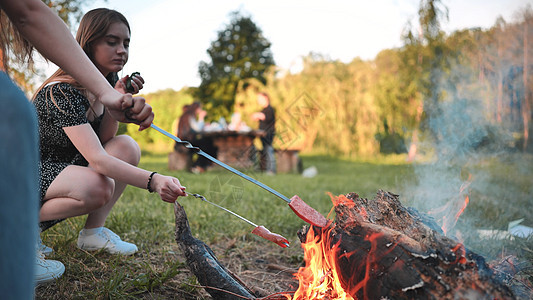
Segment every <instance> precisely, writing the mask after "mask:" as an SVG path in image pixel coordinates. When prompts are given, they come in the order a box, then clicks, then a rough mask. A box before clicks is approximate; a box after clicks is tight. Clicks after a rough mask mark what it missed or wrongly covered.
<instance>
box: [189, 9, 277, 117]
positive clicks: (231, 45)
mask: <svg viewBox="0 0 533 300" xmlns="http://www.w3.org/2000/svg"><path fill="white" fill-rule="evenodd" d="M231 16H232V19H231V22H230V24H228V25H227V26H226V28H225V29H223V30H221V31H219V32H218V38H217V39H216V40H215V41H213V42H212V43H211V47H210V48H209V49H208V50H207V53H208V54H209V57H210V58H211V62H210V63H208V62H204V61H202V62H200V65H199V68H198V71H199V73H200V78H201V79H202V82H201V84H200V86H199V87H198V90H197V91H196V94H195V96H196V97H197V98H199V99H200V101H201V102H203V103H204V106H205V108H206V109H208V110H209V112H210V115H211V118H215V119H217V118H219V117H221V116H223V117H228V116H229V115H230V113H231V111H232V108H233V104H234V101H235V95H236V92H237V87H238V85H239V81H240V80H243V79H249V78H255V79H257V80H259V81H261V82H262V83H263V84H266V76H265V75H266V74H265V72H266V71H267V70H268V69H269V67H270V66H273V65H274V58H273V55H272V52H271V50H270V46H271V44H270V42H269V41H268V40H267V39H266V38H265V37H264V36H263V34H262V31H261V29H260V28H258V27H257V26H256V25H255V23H254V22H253V21H252V20H251V18H250V17H246V16H242V15H240V14H239V12H233V13H232V14H231Z"/></svg>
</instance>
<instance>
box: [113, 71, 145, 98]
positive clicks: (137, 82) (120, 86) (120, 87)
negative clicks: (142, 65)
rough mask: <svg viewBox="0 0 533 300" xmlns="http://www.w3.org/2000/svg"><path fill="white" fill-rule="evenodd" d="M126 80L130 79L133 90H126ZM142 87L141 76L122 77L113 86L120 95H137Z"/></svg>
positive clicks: (142, 80) (142, 79)
mask: <svg viewBox="0 0 533 300" xmlns="http://www.w3.org/2000/svg"><path fill="white" fill-rule="evenodd" d="M128 78H131V81H130V82H131V87H132V89H133V90H130V91H128V89H127V81H128ZM143 87H144V78H142V76H141V75H135V76H133V77H130V75H127V76H125V77H122V78H121V79H120V80H119V81H117V83H116V84H115V89H116V90H117V91H119V92H120V93H122V94H126V93H130V94H132V95H135V94H137V93H138V92H139V91H140V90H142V88H143Z"/></svg>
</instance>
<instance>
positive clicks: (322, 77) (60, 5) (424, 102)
mask: <svg viewBox="0 0 533 300" xmlns="http://www.w3.org/2000/svg"><path fill="white" fill-rule="evenodd" d="M45 2H46V1H45ZM46 3H47V4H49V5H51V6H52V7H53V8H54V9H55V10H56V11H58V12H59V13H60V15H61V16H62V18H63V19H64V20H66V21H67V22H70V23H71V24H72V22H73V21H74V20H76V18H77V17H79V12H80V11H81V10H80V7H82V6H83V4H84V3H85V1H82V0H75V1H59V2H57V1H48V2H46ZM447 14H448V13H447V8H446V7H445V6H444V5H443V4H442V1H437V0H423V1H421V3H420V9H419V19H418V22H419V24H418V25H417V26H416V27H415V26H411V25H410V24H409V25H408V26H406V28H405V30H404V33H403V35H402V39H403V45H402V46H401V47H399V48H394V49H385V50H383V51H381V52H380V53H378V55H377V56H376V57H375V58H374V59H373V60H366V61H365V60H362V59H359V58H354V59H353V60H352V61H351V62H348V63H343V62H340V61H336V60H331V59H329V58H328V57H325V56H323V55H321V54H320V53H309V54H308V55H307V56H305V57H303V58H302V68H301V70H300V71H298V72H288V71H284V70H283V71H282V70H279V69H276V68H275V65H274V58H273V56H272V53H271V51H270V46H271V44H270V42H269V41H268V40H267V39H266V38H265V37H264V36H263V34H262V31H261V29H260V28H258V27H257V26H256V25H255V23H254V22H253V21H252V19H251V18H250V17H248V16H243V15H241V14H240V13H239V12H233V13H232V15H231V21H230V23H229V24H228V25H227V26H225V28H224V29H223V30H221V31H219V32H218V38H217V39H216V40H215V41H213V42H212V44H211V47H210V48H209V49H207V52H208V54H209V56H210V58H211V61H210V62H201V63H200V66H199V72H200V75H201V78H202V83H201V84H200V86H199V87H195V88H184V89H183V90H180V91H174V90H165V91H158V92H156V93H152V94H148V95H145V96H146V98H147V100H148V102H149V103H150V104H151V105H152V107H153V108H154V112H155V114H156V119H155V123H156V124H157V125H159V126H160V127H162V128H164V129H166V130H167V131H172V132H175V127H176V125H177V124H176V120H177V118H179V116H180V115H181V108H182V106H183V105H184V104H187V103H191V102H192V101H193V99H196V100H200V101H202V102H203V103H204V108H205V109H206V110H207V111H208V121H213V120H219V118H220V117H224V118H226V121H227V122H228V123H229V121H230V120H229V117H230V115H231V114H232V113H233V112H239V113H241V114H242V117H243V120H244V121H246V123H247V124H248V125H249V126H250V127H252V128H255V127H257V123H256V122H253V121H252V120H250V118H249V116H250V115H251V113H252V112H254V111H258V110H259V109H260V108H259V107H258V106H257V103H256V94H257V92H259V91H262V92H267V93H268V94H269V95H270V97H271V102H272V105H273V106H274V108H275V109H276V116H277V125H276V126H277V136H276V139H275V146H276V147H277V148H281V149H298V150H301V151H307V152H309V151H313V152H315V153H324V154H331V155H342V156H345V157H355V156H358V157H359V156H364V157H369V156H373V155H376V154H378V153H380V152H385V153H387V152H390V151H392V152H395V153H396V152H404V151H405V150H411V149H412V148H413V147H412V146H413V145H415V146H416V145H418V147H416V148H415V149H418V151H422V152H424V151H427V153H433V151H432V150H430V149H424V148H423V147H424V145H421V144H420V143H421V141H422V140H425V139H431V140H433V141H434V142H436V143H437V145H438V144H439V143H440V145H443V144H445V143H446V142H447V140H446V139H445V138H446V135H447V134H448V133H449V132H447V131H446V130H448V131H449V130H450V129H444V128H443V127H442V126H440V127H439V126H438V125H439V124H437V123H435V121H432V120H435V119H437V118H438V117H440V116H442V115H444V112H443V109H444V108H445V107H453V105H450V103H451V102H454V103H456V105H463V106H464V107H465V109H464V112H462V111H461V110H460V109H459V110H457V113H456V114H463V113H465V114H466V112H467V111H468V110H472V108H474V110H476V113H477V114H478V115H479V116H481V118H480V120H476V121H479V122H478V123H475V124H476V125H480V128H488V129H487V130H481V134H482V135H483V134H484V135H485V136H482V137H479V139H480V140H483V144H484V145H486V144H487V143H489V140H490V139H497V138H498V139H501V138H502V136H505V138H504V140H505V144H506V147H507V146H508V147H511V148H521V150H529V151H531V148H532V147H531V145H532V144H533V142H532V140H533V139H532V138H531V132H532V130H531V128H532V127H533V125H532V123H533V122H532V120H531V118H532V106H533V103H532V102H533V82H532V81H533V79H532V76H531V74H532V73H533V63H531V57H533V47H532V46H531V45H532V44H533V43H532V42H531V41H533V11H532V9H531V7H530V6H527V7H524V8H523V9H521V10H520V11H518V12H516V13H515V16H516V17H515V19H513V20H512V22H507V21H505V20H503V19H502V18H499V19H498V20H496V22H495V24H494V26H493V27H491V28H489V29H481V28H469V29H462V30H458V31H455V32H452V33H450V34H446V33H445V32H444V31H442V30H441V26H442V23H443V22H445V21H446V20H447ZM22 70H24V69H22ZM26 73H27V71H22V72H20V71H14V76H13V77H14V78H15V79H17V80H18V81H20V86H22V87H23V88H24V89H26V90H31V89H32V84H31V80H30V79H31V76H30V74H26ZM467 107H470V108H467ZM469 113H471V112H469ZM432 122H433V123H432ZM473 122H474V120H466V123H465V124H467V123H468V124H470V123H471V124H474V123H473ZM385 124H386V125H385ZM455 125H456V127H455V129H454V130H455V131H457V130H459V131H460V128H461V125H460V124H455ZM458 128H459V129H458ZM489 129H490V130H489ZM121 132H128V133H129V134H131V135H132V136H134V137H135V138H136V139H137V140H138V141H139V143H140V144H141V145H142V146H143V149H146V148H157V149H171V145H172V144H173V142H172V141H171V140H169V139H168V138H165V137H164V136H162V135H160V134H157V133H155V132H153V131H152V130H146V131H145V132H140V133H139V132H137V126H135V125H128V126H127V127H126V126H125V125H122V126H121ZM476 138H478V137H476ZM528 147H529V148H528ZM405 148H407V149H405ZM438 149H445V148H440V147H438V146H437V151H435V153H436V154H437V155H439V150H438ZM447 150H449V149H446V151H447Z"/></svg>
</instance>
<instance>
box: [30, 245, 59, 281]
mask: <svg viewBox="0 0 533 300" xmlns="http://www.w3.org/2000/svg"><path fill="white" fill-rule="evenodd" d="M64 272H65V265H63V263H61V262H60V261H57V260H51V259H44V254H43V253H42V252H41V251H37V261H36V264H35V284H36V285H38V284H42V283H46V282H50V281H52V280H55V279H58V278H59V277H61V275H63V273H64Z"/></svg>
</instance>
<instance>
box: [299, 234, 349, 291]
mask: <svg viewBox="0 0 533 300" xmlns="http://www.w3.org/2000/svg"><path fill="white" fill-rule="evenodd" d="M330 231H331V228H327V229H325V230H324V232H323V233H322V234H321V235H316V236H315V234H314V231H313V229H312V228H311V229H309V231H308V232H307V237H306V242H305V243H303V244H302V247H303V248H304V260H305V265H306V267H305V268H300V269H299V270H298V273H296V274H294V275H295V277H296V278H298V281H299V283H300V284H299V287H298V290H297V291H296V293H295V294H294V296H293V298H292V299H299V300H303V299H353V298H352V297H351V296H350V295H349V294H347V293H346V292H345V291H344V288H343V287H342V285H341V280H340V278H339V274H340V272H339V270H338V269H339V265H338V262H337V257H339V247H338V246H339V243H340V241H339V242H338V243H336V244H335V245H334V246H333V247H332V248H331V249H327V245H329V236H330V235H329V232H330Z"/></svg>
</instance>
